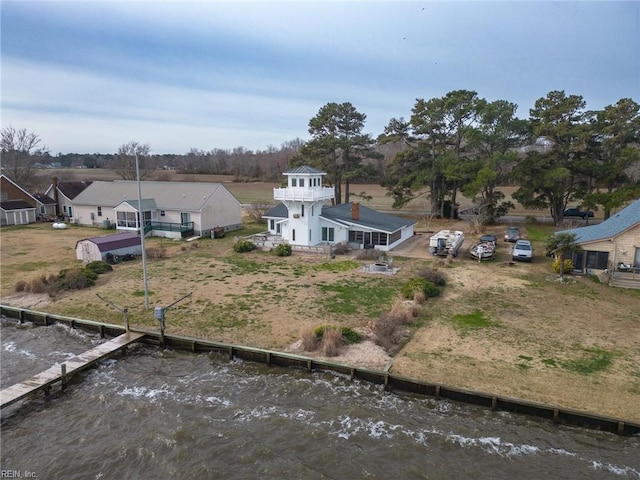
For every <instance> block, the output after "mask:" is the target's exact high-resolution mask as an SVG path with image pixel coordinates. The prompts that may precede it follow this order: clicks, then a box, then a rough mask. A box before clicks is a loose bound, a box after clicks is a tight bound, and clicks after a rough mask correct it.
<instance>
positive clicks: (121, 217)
mask: <svg viewBox="0 0 640 480" xmlns="http://www.w3.org/2000/svg"><path fill="white" fill-rule="evenodd" d="M137 216H138V215H137V213H136V212H116V219H117V221H118V226H119V227H126V228H138V222H137V221H136V217H137Z"/></svg>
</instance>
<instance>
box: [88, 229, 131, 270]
mask: <svg viewBox="0 0 640 480" xmlns="http://www.w3.org/2000/svg"><path fill="white" fill-rule="evenodd" d="M107 253H111V254H113V255H126V254H127V253H131V254H133V255H139V254H141V253H142V242H141V241H140V235H139V234H138V233H137V232H125V233H115V234H113V235H103V236H101V237H93V238H85V239H84V240H79V241H78V242H77V243H76V258H77V259H78V260H82V261H83V262H85V263H88V262H94V261H99V260H104V259H105V256H106V255H107Z"/></svg>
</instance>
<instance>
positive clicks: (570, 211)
mask: <svg viewBox="0 0 640 480" xmlns="http://www.w3.org/2000/svg"><path fill="white" fill-rule="evenodd" d="M562 216H563V217H580V218H582V219H584V220H586V219H587V217H589V218H591V217H593V212H592V211H591V210H580V209H579V208H565V210H564V212H562Z"/></svg>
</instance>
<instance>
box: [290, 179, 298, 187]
mask: <svg viewBox="0 0 640 480" xmlns="http://www.w3.org/2000/svg"><path fill="white" fill-rule="evenodd" d="M291 186H292V187H297V186H298V179H297V178H292V179H291Z"/></svg>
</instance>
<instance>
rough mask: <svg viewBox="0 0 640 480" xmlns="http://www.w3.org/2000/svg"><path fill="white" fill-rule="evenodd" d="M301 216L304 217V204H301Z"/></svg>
mask: <svg viewBox="0 0 640 480" xmlns="http://www.w3.org/2000/svg"><path fill="white" fill-rule="evenodd" d="M300 216H301V217H304V205H301V206H300Z"/></svg>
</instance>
